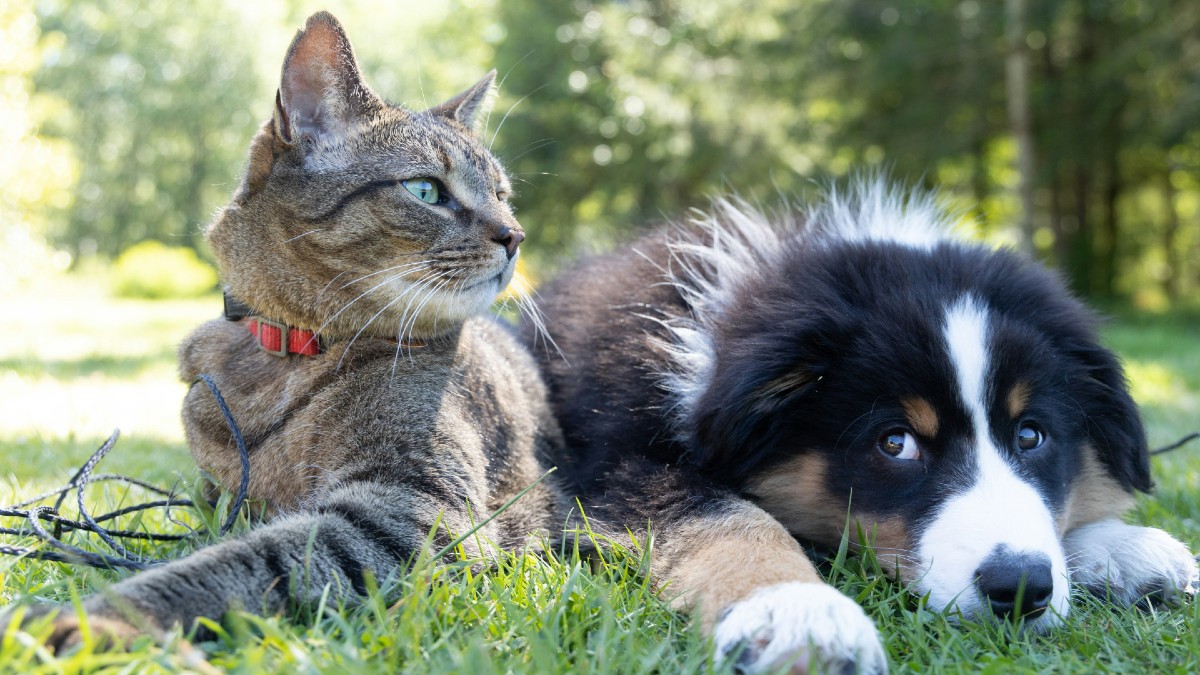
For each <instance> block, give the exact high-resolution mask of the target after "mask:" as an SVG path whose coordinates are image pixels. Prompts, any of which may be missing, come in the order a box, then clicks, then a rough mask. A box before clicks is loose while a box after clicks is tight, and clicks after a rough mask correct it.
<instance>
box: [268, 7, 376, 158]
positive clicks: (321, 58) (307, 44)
mask: <svg viewBox="0 0 1200 675" xmlns="http://www.w3.org/2000/svg"><path fill="white" fill-rule="evenodd" d="M377 101H378V99H377V98H376V97H375V94H374V93H372V92H371V90H370V89H369V88H367V86H366V85H365V84H363V81H362V76H361V75H360V74H359V72H358V63H357V62H356V61H355V60H354V50H353V48H351V46H350V40H349V38H347V37H346V31H344V30H342V25H341V24H340V23H338V20H337V19H335V18H333V15H332V14H330V13H328V12H317V13H316V14H313V15H312V16H310V17H309V18H308V21H307V22H306V23H305V24H304V28H303V29H301V30H300V32H298V33H296V37H295V38H294V39H293V40H292V46H291V47H290V48H288V53H287V56H286V57H285V58H284V60H283V75H282V78H281V82H280V85H279V92H278V93H277V94H276V96H275V130H276V133H277V134H279V136H280V137H281V138H282V139H283V140H284V141H285V142H287V143H292V142H295V141H297V140H299V139H301V138H303V137H305V136H309V137H312V138H323V137H327V136H337V135H341V134H343V133H345V132H346V130H347V129H348V128H349V127H350V126H351V125H353V124H354V122H355V121H356V120H357V119H359V118H360V117H362V116H364V115H367V114H368V113H369V112H370V110H371V108H372V107H373V106H374V105H376V104H377Z"/></svg>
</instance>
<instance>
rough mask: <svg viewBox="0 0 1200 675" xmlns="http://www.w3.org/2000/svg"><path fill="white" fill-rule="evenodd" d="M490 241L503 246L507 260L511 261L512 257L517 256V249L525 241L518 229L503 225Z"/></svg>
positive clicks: (523, 233)
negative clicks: (506, 253)
mask: <svg viewBox="0 0 1200 675" xmlns="http://www.w3.org/2000/svg"><path fill="white" fill-rule="evenodd" d="M492 241H494V242H496V243H497V244H500V245H501V246H503V247H504V250H505V251H507V252H508V259H509V260H512V258H513V256H514V255H516V254H517V247H518V246H520V245H521V242H523V241H525V232H524V231H522V230H521V228H519V227H509V226H507V225H504V226H502V227H501V228H500V230H499V231H498V232H496V236H495V237H493V238H492Z"/></svg>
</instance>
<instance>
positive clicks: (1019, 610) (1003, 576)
mask: <svg viewBox="0 0 1200 675" xmlns="http://www.w3.org/2000/svg"><path fill="white" fill-rule="evenodd" d="M975 586H976V587H977V588H978V589H979V592H980V594H982V595H983V597H984V598H986V599H987V601H988V604H990V605H991V608H992V613H993V614H995V615H996V616H998V617H1001V618H1005V619H1007V618H1009V617H1011V616H1024V617H1026V618H1029V619H1032V618H1034V617H1038V616H1041V615H1042V613H1043V612H1045V611H1046V607H1047V606H1049V605H1050V596H1052V595H1054V574H1053V572H1052V571H1051V568H1050V557H1049V556H1047V555H1046V554H1045V553H1014V552H1013V551H1012V550H1010V549H1009V548H1008V547H1006V546H999V547H997V548H996V550H994V551H992V553H991V554H990V555H988V557H987V558H984V560H983V564H982V565H980V566H979V569H977V570H975Z"/></svg>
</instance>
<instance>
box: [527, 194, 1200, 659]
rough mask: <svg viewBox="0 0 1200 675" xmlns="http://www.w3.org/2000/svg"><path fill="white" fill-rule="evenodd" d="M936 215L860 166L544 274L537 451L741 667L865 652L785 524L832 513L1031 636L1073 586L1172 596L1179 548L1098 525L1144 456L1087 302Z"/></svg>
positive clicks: (852, 614) (1142, 467)
mask: <svg viewBox="0 0 1200 675" xmlns="http://www.w3.org/2000/svg"><path fill="white" fill-rule="evenodd" d="M952 230H953V227H952V226H951V222H950V219H948V218H947V217H946V216H945V215H944V214H943V212H942V211H941V210H940V209H939V208H938V207H937V206H936V204H935V203H934V200H933V199H932V198H931V197H929V196H928V195H922V194H912V193H905V192H902V191H898V190H895V189H891V188H889V187H887V186H886V184H885V183H884V182H882V181H877V180H864V181H859V182H858V183H856V184H855V185H854V186H853V187H851V188H850V189H849V190H847V191H845V192H840V193H839V192H834V193H833V194H831V195H830V196H829V198H828V199H827V200H826V201H825V202H824V204H823V205H821V206H819V207H816V208H814V209H809V210H807V211H806V210H801V209H795V210H791V211H788V212H785V213H781V214H776V215H773V216H771V215H766V214H763V213H761V212H758V211H756V210H754V209H752V208H749V207H748V206H747V205H746V204H744V203H741V202H738V201H718V202H716V203H715V204H714V206H713V208H712V209H711V211H710V212H709V213H707V214H702V215H700V216H699V217H697V218H696V219H694V220H693V221H692V222H690V223H687V224H682V225H676V226H671V227H667V228H663V229H660V230H659V231H657V232H655V233H653V234H651V235H649V236H647V237H645V238H643V239H641V240H639V241H637V242H635V243H633V244H632V245H630V246H628V247H626V248H624V249H621V250H619V251H617V252H615V253H613V254H610V255H608V256H604V257H600V258H596V259H594V260H592V261H590V262H588V263H585V264H583V265H582V266H580V267H579V268H577V269H575V270H574V271H571V272H569V273H567V274H565V275H564V276H562V277H561V278H559V279H558V280H557V281H555V282H554V283H553V284H551V285H550V286H549V287H548V288H546V289H544V290H543V293H542V295H543V298H544V309H545V311H546V314H547V321H546V324H547V326H548V327H549V329H550V334H551V337H552V338H553V339H554V341H555V342H556V343H557V345H558V346H559V347H560V348H561V351H562V354H563V356H565V358H560V357H559V355H558V354H556V353H554V352H553V351H544V350H543V351H542V353H543V367H544V369H545V372H546V374H547V377H548V380H549V386H550V389H551V398H552V400H553V402H554V405H555V406H556V413H557V415H558V417H559V419H560V421H561V423H562V426H563V429H564V432H565V434H566V437H567V441H568V443H567V446H568V453H567V454H566V455H565V456H562V457H556V458H554V459H555V460H556V463H557V464H558V465H559V466H560V467H561V468H562V470H563V473H564V474H565V478H566V479H567V481H568V482H569V483H570V484H572V485H573V486H574V488H575V491H576V493H577V495H578V496H579V497H580V501H581V503H582V505H583V507H584V509H585V511H586V512H587V515H588V516H589V517H590V518H591V519H592V521H593V522H594V523H602V524H606V525H608V526H610V527H611V528H612V529H613V531H620V532H624V531H632V532H634V533H635V534H636V533H639V532H643V531H645V530H646V528H647V525H648V524H649V528H650V531H651V532H652V533H653V535H654V541H655V547H656V548H655V551H654V556H653V561H654V562H653V565H654V567H653V569H652V572H653V573H654V574H655V575H656V576H657V577H658V580H659V581H660V582H661V583H663V584H664V586H665V588H666V589H667V590H666V591H665V592H666V594H667V595H668V596H669V597H672V598H675V599H676V601H677V602H678V603H679V604H680V605H681V606H684V607H689V608H697V609H698V612H699V614H700V616H701V618H702V620H703V621H705V622H706V624H707V625H708V626H710V627H712V628H713V631H714V638H715V640H716V642H717V647H718V650H719V651H720V652H721V653H722V654H729V653H740V654H741V657H740V658H741V659H742V663H743V665H744V666H746V667H747V668H749V669H761V668H768V667H774V666H777V665H781V664H786V663H807V662H808V661H807V660H808V659H809V658H810V657H814V658H817V659H819V660H821V661H824V662H826V663H840V664H845V663H856V664H857V665H858V666H860V667H862V668H863V669H865V670H882V669H885V668H886V661H885V659H884V657H883V654H882V650H881V649H880V647H879V643H878V636H877V635H876V633H875V629H874V627H873V626H872V624H871V622H870V621H869V620H868V619H867V618H866V617H865V616H864V615H863V613H862V611H861V610H860V609H859V608H858V607H857V606H855V605H854V604H853V603H852V602H851V601H850V600H849V599H848V598H845V597H844V596H841V595H840V594H838V593H836V592H833V591H832V590H831V589H829V588H827V587H825V586H823V585H822V582H821V579H820V578H819V576H818V575H817V574H816V573H815V571H814V570H813V568H812V565H811V564H810V563H809V561H808V560H807V559H806V557H805V556H804V554H803V553H802V551H801V549H800V548H799V547H798V546H797V545H796V541H795V539H794V538H799V539H802V540H806V541H810V542H813V543H815V544H818V545H826V546H836V544H837V542H838V541H839V539H840V538H841V536H842V533H843V531H844V530H845V528H846V525H847V513H849V514H850V518H851V521H852V522H851V523H850V535H851V537H852V539H853V541H854V543H855V544H856V545H861V544H863V543H865V542H862V541H859V538H860V537H859V533H860V532H862V533H864V534H865V536H866V537H867V538H868V539H869V540H870V543H871V544H872V545H873V547H874V550H875V552H876V554H877V555H878V557H879V558H880V559H881V560H882V561H884V563H885V565H886V566H887V567H888V568H889V569H890V570H892V571H893V572H894V573H895V574H896V575H897V576H898V577H899V578H900V579H901V580H903V581H905V582H907V583H909V584H910V585H911V588H913V589H914V590H915V591H916V592H917V593H920V594H927V595H928V597H929V604H930V605H931V606H932V607H934V608H937V609H946V610H953V611H956V612H958V613H960V614H961V615H962V616H965V617H968V618H972V619H979V618H983V617H991V616H993V615H999V616H1008V615H1013V614H1020V615H1024V616H1025V619H1026V620H1025V625H1026V626H1027V627H1029V628H1031V629H1033V630H1045V629H1047V628H1049V627H1051V626H1053V625H1055V624H1057V623H1059V622H1060V621H1061V620H1062V619H1063V617H1065V616H1066V615H1067V614H1068V611H1069V595H1070V586H1069V582H1070V581H1075V582H1077V583H1078V584H1081V585H1083V586H1086V587H1088V588H1089V589H1091V590H1095V591H1097V592H1100V593H1102V594H1109V597H1112V598H1114V599H1115V600H1116V601H1118V602H1123V603H1130V602H1135V601H1137V600H1138V599H1139V598H1141V597H1143V596H1145V595H1146V594H1147V593H1148V592H1151V591H1158V592H1166V593H1173V592H1176V591H1179V590H1191V589H1192V587H1193V584H1194V580H1195V575H1196V568H1195V564H1194V562H1193V560H1192V558H1191V555H1190V554H1189V553H1188V551H1187V549H1186V548H1185V547H1184V546H1183V545H1182V544H1179V543H1178V542H1176V541H1175V540H1174V539H1172V538H1170V537H1169V536H1167V535H1165V534H1164V533H1162V532H1161V531H1159V530H1154V529H1150V528H1141V527H1132V526H1128V525H1124V524H1122V523H1121V522H1120V521H1119V517H1120V515H1121V514H1122V513H1123V512H1124V511H1125V510H1127V509H1128V508H1129V506H1130V505H1131V504H1132V501H1133V500H1132V495H1133V494H1134V493H1135V492H1136V491H1145V490H1148V489H1149V488H1150V487H1151V480H1150V471H1149V456H1148V452H1147V448H1146V441H1145V434H1144V432H1143V429H1142V423H1141V421H1140V419H1139V416H1138V411H1137V408H1136V406H1135V404H1134V402H1133V400H1132V399H1131V398H1130V395H1129V392H1128V388H1127V385H1126V382H1125V378H1124V375H1123V373H1122V370H1121V366H1120V363H1119V361H1118V360H1117V359H1116V357H1115V356H1114V355H1113V354H1112V353H1111V352H1109V351H1108V350H1106V349H1104V348H1103V347H1102V346H1100V344H1099V343H1098V341H1097V338H1096V334H1095V324H1096V321H1095V319H1094V317H1093V315H1092V314H1091V312H1089V311H1088V310H1087V309H1086V308H1085V307H1084V306H1083V305H1082V304H1080V303H1079V302H1078V301H1077V300H1075V299H1074V298H1073V297H1072V296H1071V295H1070V293H1068V291H1067V290H1066V289H1065V288H1064V286H1063V284H1062V283H1061V282H1060V281H1059V279H1058V278H1057V277H1055V276H1054V275H1053V274H1051V273H1049V272H1047V271H1046V270H1045V269H1043V268H1042V267H1040V266H1039V265H1037V264H1035V263H1033V262H1031V261H1029V260H1027V259H1025V258H1024V257H1022V256H1020V255H1018V254H1016V253H1014V252H1011V251H1007V250H994V249H991V248H987V247H984V246H981V245H978V244H973V243H967V242H965V241H963V240H961V239H959V238H957V237H956V236H955V235H954V234H953V233H952ZM531 339H532V337H531ZM826 624H832V625H833V626H835V628H833V629H828V628H823V626H825V625H826ZM740 645H746V647H745V648H744V649H741V651H740V652H739V651H738V650H739V649H740ZM813 650H815V652H814V651H813Z"/></svg>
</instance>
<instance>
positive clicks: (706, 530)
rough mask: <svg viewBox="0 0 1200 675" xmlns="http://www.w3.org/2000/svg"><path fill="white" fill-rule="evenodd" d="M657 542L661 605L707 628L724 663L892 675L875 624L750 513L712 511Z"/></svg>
mask: <svg viewBox="0 0 1200 675" xmlns="http://www.w3.org/2000/svg"><path fill="white" fill-rule="evenodd" d="M655 537H656V539H655V540H656V551H655V557H654V560H655V561H656V563H655V564H654V566H653V572H654V574H655V576H656V577H657V578H658V580H659V581H660V582H665V587H664V590H663V592H664V595H665V596H666V597H668V598H671V599H672V602H673V604H674V605H675V606H676V607H679V608H681V609H685V610H687V611H690V612H692V613H693V615H695V616H696V617H697V618H698V619H700V621H702V622H703V625H704V627H705V629H706V630H707V631H710V632H711V635H712V637H713V641H714V643H715V646H716V651H717V656H718V658H719V659H727V658H736V659H737V664H738V666H739V668H740V669H742V670H744V671H750V672H759V671H767V670H777V669H779V668H783V667H790V669H791V671H792V672H800V673H804V672H846V671H847V670H850V671H857V672H862V673H881V672H886V671H887V658H886V657H885V656H884V652H883V648H882V646H881V644H880V640H879V633H878V631H876V629H875V625H874V623H873V622H872V621H871V620H870V619H869V618H867V616H866V614H865V613H864V612H863V610H862V608H861V607H859V606H858V604H856V603H855V602H854V601H853V600H851V599H850V598H848V597H846V596H844V595H842V594H841V593H839V592H838V591H837V590H836V589H834V588H833V587H832V586H829V585H828V584H826V583H825V582H824V581H823V580H822V579H821V577H820V576H819V575H818V574H817V571H816V569H815V568H814V567H813V564H812V563H811V562H810V561H809V559H808V558H807V557H806V556H805V554H804V552H803V551H802V550H801V549H800V546H799V545H798V544H797V543H796V540H795V539H793V538H792V536H791V535H790V534H788V532H787V531H786V530H785V529H784V528H783V526H782V525H780V524H779V522H778V521H776V520H775V519H774V518H772V517H771V516H770V515H768V514H767V513H766V512H765V511H763V510H762V509H760V508H759V507H757V506H755V505H754V504H752V503H750V502H748V501H745V500H742V499H739V498H735V497H732V496H731V497H729V498H728V499H725V500H720V501H718V502H716V503H714V502H709V503H708V504H706V505H705V507H704V508H703V509H695V510H693V511H691V512H690V513H686V514H683V515H681V516H679V517H677V518H675V519H672V520H671V521H669V522H668V523H666V524H665V526H660V527H659V528H658V529H657V530H656V535H655Z"/></svg>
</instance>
